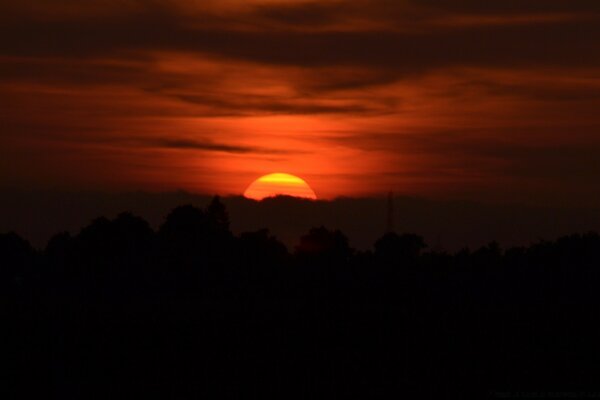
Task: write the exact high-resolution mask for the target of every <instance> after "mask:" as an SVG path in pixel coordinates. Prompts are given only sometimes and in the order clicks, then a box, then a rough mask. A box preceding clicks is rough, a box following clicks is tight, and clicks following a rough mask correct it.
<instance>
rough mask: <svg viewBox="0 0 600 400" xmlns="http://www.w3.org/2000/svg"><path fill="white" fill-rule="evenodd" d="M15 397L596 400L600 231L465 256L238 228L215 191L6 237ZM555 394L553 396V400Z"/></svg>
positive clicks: (399, 243)
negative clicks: (174, 204) (168, 208)
mask: <svg viewBox="0 0 600 400" xmlns="http://www.w3.org/2000/svg"><path fill="white" fill-rule="evenodd" d="M0 266H1V269H0V286H1V293H2V301H3V304H5V305H7V307H3V313H4V315H3V321H4V324H3V326H4V328H3V330H4V331H5V332H6V333H7V338H6V339H5V342H4V346H3V347H4V348H5V351H4V352H3V353H4V354H6V355H5V356H3V359H4V361H5V363H6V365H7V366H8V367H9V369H10V372H9V373H8V374H5V375H4V376H3V378H2V379H3V380H4V381H5V382H3V384H2V386H3V390H7V391H8V396H7V397H5V398H33V396H36V398H44V399H45V398H61V399H91V398H102V399H108V398H132V399H134V398H140V399H142V398H161V399H171V398H172V399H199V398H210V399H213V398H214V399H221V398H240V399H248V398H261V397H265V396H273V395H275V396H277V397H279V398H282V399H284V398H304V399H310V398H327V399H345V398H351V397H352V398H356V397H357V396H359V398H360V397H362V398H365V399H372V398H386V399H387V398H398V397H399V396H409V395H411V396H413V397H415V398H425V397H435V398H449V397H466V396H474V397H477V398H506V397H512V398H515V397H519V398H527V397H535V396H538V398H539V397H540V396H541V397H546V398H549V397H553V396H554V397H553V398H561V397H560V396H564V397H571V398H572V397H573V396H578V398H592V397H594V396H596V395H598V396H597V397H600V394H599V392H594V390H597V391H600V327H599V324H598V322H599V321H600V312H599V311H600V307H599V306H600V292H599V290H598V289H599V287H600V237H599V236H598V235H596V234H586V235H583V236H581V235H573V236H568V237H563V238H561V239H559V240H557V241H555V242H542V243H538V244H535V245H532V246H530V247H529V248H513V249H509V250H506V251H501V250H500V249H499V247H498V246H496V245H495V244H491V245H489V246H487V247H484V248H481V249H479V250H477V251H474V252H468V251H463V252H460V253H457V254H454V255H448V254H444V253H439V252H432V251H427V249H426V248H425V246H424V244H423V242H422V240H421V239H420V238H419V237H418V236H415V235H396V234H388V235H386V236H384V237H382V238H381V239H380V240H379V241H378V242H377V243H376V244H375V250H374V251H373V252H367V253H356V252H354V251H352V249H350V248H349V247H348V244H347V240H346V238H345V237H344V236H343V234H342V233H341V232H338V231H329V230H327V229H325V228H318V229H313V230H311V232H309V233H308V234H307V235H306V236H304V237H303V238H302V239H301V241H300V244H299V246H298V248H297V249H296V250H295V252H294V253H293V254H289V253H288V251H287V250H286V248H285V247H284V246H283V245H282V244H281V243H279V242H278V241H277V240H276V239H275V238H273V237H271V236H269V234H268V232H266V231H259V232H254V233H247V234H242V235H240V236H239V237H234V236H233V235H232V234H231V233H230V231H229V227H228V220H227V215H226V212H225V210H224V208H223V207H222V206H221V204H220V203H219V201H218V200H215V201H213V203H211V205H210V206H209V207H208V208H207V209H206V210H199V209H196V208H193V207H191V206H185V207H180V208H178V209H175V210H174V211H173V212H172V213H171V214H170V215H169V217H168V218H167V220H166V222H165V223H164V224H163V226H162V227H161V228H160V230H159V231H158V232H154V231H152V230H151V229H150V228H149V226H148V224H147V223H146V222H145V221H143V220H141V219H139V218H136V217H134V216H131V215H128V214H123V215H121V216H119V217H118V218H116V219H115V220H112V221H109V220H106V219H98V220H96V221H94V222H93V223H92V224H91V225H90V226H88V227H86V228H84V229H83V230H82V231H81V232H80V233H79V234H78V235H76V236H70V235H68V234H60V235H57V236H55V237H54V238H53V239H52V240H51V241H50V242H49V244H48V246H47V248H46V249H45V250H44V251H43V252H35V251H33V250H32V249H31V248H30V247H29V245H28V244H27V242H25V241H23V240H22V239H20V238H19V237H17V236H16V235H13V234H7V235H0ZM557 396H559V397H557Z"/></svg>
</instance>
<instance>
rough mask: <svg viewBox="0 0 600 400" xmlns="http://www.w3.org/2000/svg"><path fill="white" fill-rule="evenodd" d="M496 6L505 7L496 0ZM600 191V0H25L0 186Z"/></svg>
mask: <svg viewBox="0 0 600 400" xmlns="http://www.w3.org/2000/svg"><path fill="white" fill-rule="evenodd" d="M491 3H493V4H491ZM271 172H287V173H291V174H295V175H298V176H301V177H302V178H304V179H305V180H307V181H308V182H309V183H310V185H311V186H312V187H313V189H314V190H315V192H316V193H317V195H318V196H319V197H321V198H334V197H336V196H372V195H377V196H380V195H382V194H384V193H386V192H387V191H389V190H394V191H395V192H397V193H400V194H409V195H417V196H427V197H433V198H467V199H473V200H485V201H494V202H505V201H506V202H526V203H533V204H546V203H549V204H554V205H555V204H567V205H587V206H589V205H593V206H595V205H597V204H599V203H600V185H599V184H598V181H599V178H600V3H599V2H598V1H596V0H593V1H577V0H573V1H564V0H546V1H535V0H519V1H516V0H504V1H494V2H485V1H480V0H478V1H474V0H473V1H471V0H424V1H416V0H415V1H404V0H393V1H392V0H370V1H367V0H353V1H336V0H332V1H290V0H286V1H283V0H280V1H275V0H252V1H248V0H244V1H241V0H218V1H217V0H214V1H207V0H202V1H192V0H187V1H183V0H181V1H178V0H170V1H169V0H163V1H160V0H153V1H141V0H138V1H135V0H120V1H117V0H103V1H100V0H88V1H75V0H60V1H58V0H55V1H52V2H50V1H47V0H29V1H22V0H19V1H17V0H14V1H10V0H7V1H3V2H2V4H1V5H0V184H1V185H2V186H5V187H11V188H15V187H16V188H25V189H30V188H34V189H39V188H60V189H69V190H90V189H94V190H107V191H122V190H138V189H139V190H152V191H154V190H176V189H185V190H189V191H194V192H199V193H215V192H217V193H220V194H241V193H242V192H243V191H244V189H245V188H246V186H247V185H248V184H249V183H250V182H252V181H253V180H254V179H256V178H257V177H258V176H260V175H263V174H267V173H271Z"/></svg>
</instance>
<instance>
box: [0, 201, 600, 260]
mask: <svg viewBox="0 0 600 400" xmlns="http://www.w3.org/2000/svg"><path fill="white" fill-rule="evenodd" d="M209 201H210V197H209V196H201V195H194V194H190V193H185V192H173V193H143V192H131V193H120V194H108V193H92V192H89V193H65V192H29V193H26V192H22V191H21V192H3V193H2V195H1V196H0V232H2V231H5V232H6V231H11V230H12V231H15V232H18V233H19V234H21V235H22V236H23V237H26V238H27V239H28V240H30V241H31V243H32V245H33V246H35V247H36V248H43V247H44V246H45V245H46V243H47V241H48V239H49V238H50V237H51V236H52V235H53V234H54V233H56V232H58V231H70V232H77V231H78V230H79V229H80V228H81V227H82V226H84V225H86V224H88V223H89V221H91V220H92V219H93V218H95V217H97V216H98V215H106V216H116V215H117V214H118V213H120V212H122V211H130V212H132V213H134V214H136V215H140V216H142V217H143V218H144V219H146V220H147V221H148V222H149V223H150V226H152V227H153V228H157V227H158V226H159V225H160V224H161V223H162V221H163V219H164V217H165V216H166V215H167V213H168V212H169V211H170V210H171V209H173V208H174V207H176V206H178V205H181V204H194V205H197V206H199V207H204V206H205V205H207V204H208V203H209ZM223 202H224V203H225V205H226V206H227V208H228V210H229V213H230V215H231V220H232V225H231V229H232V231H233V232H234V233H236V234H239V233H241V232H244V231H253V230H258V229H262V228H268V229H269V230H270V231H271V232H272V233H273V234H275V235H276V236H277V237H278V238H279V239H280V240H281V241H282V242H284V243H285V244H286V246H287V247H288V249H290V250H292V249H293V248H294V246H295V245H296V242H297V240H298V238H299V237H300V236H301V235H303V234H304V233H305V232H307V231H308V230H309V229H310V228H312V227H315V226H320V225H325V226H329V227H332V228H337V229H340V230H341V231H343V232H344V233H345V234H346V235H347V236H348V238H349V241H350V244H351V245H352V246H353V247H356V248H359V249H368V248H370V247H371V246H372V244H373V243H374V242H375V240H376V239H377V238H379V237H380V236H381V235H382V234H383V232H384V231H385V228H386V206H387V205H386V199H385V198H363V199H352V198H341V199H336V200H333V201H317V202H312V201H307V200H302V199H295V198H285V197H282V198H275V199H267V200H265V201H262V202H256V201H252V200H248V199H245V198H243V197H226V198H224V199H223ZM394 215H395V226H396V228H397V229H398V230H399V231H401V232H414V233H418V234H419V235H421V236H423V237H424V238H425V239H426V241H427V242H428V243H429V244H430V245H431V246H433V247H436V248H439V247H442V248H445V249H447V250H450V251H455V250H458V249H460V248H462V247H464V246H469V247H471V248H477V247H480V246H482V245H484V244H486V243H488V242H490V241H492V240H497V241H498V242H500V243H502V244H503V245H505V246H514V245H528V244H530V243H532V242H535V241H537V240H539V239H546V240H551V239H555V238H557V237H558V236H560V235H562V234H564V233H565V232H586V231H589V230H599V229H600V209H574V208H550V207H548V208H543V207H532V206H523V205H490V204H482V203H475V202H466V201H432V200H426V199H418V198H410V197H401V196H398V197H396V198H395V213H394Z"/></svg>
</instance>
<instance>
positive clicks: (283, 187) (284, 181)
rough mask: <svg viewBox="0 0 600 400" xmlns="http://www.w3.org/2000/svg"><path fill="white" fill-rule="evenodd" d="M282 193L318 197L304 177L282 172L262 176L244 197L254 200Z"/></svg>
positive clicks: (293, 195) (310, 197) (252, 184)
mask: <svg viewBox="0 0 600 400" xmlns="http://www.w3.org/2000/svg"><path fill="white" fill-rule="evenodd" d="M281 195H283V196H292V197H301V198H304V199H312V200H316V199H317V195H316V194H315V192H314V191H313V190H312V189H311V188H310V186H308V183H306V181H304V179H302V178H298V177H297V176H294V175H290V174H284V173H280V172H277V173H274V174H268V175H264V176H261V177H260V178H258V179H257V180H255V181H254V182H252V183H251V184H250V186H248V189H246V191H245V192H244V197H247V198H249V199H254V200H262V199H264V198H267V197H274V196H281Z"/></svg>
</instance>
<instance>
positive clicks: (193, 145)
mask: <svg viewBox="0 0 600 400" xmlns="http://www.w3.org/2000/svg"><path fill="white" fill-rule="evenodd" d="M146 144H148V145H151V146H156V147H160V148H169V149H182V150H201V151H218V152H225V153H236V154H247V153H258V154H290V153H291V151H288V150H277V149H267V148H260V147H252V146H235V145H227V144H223V143H214V142H210V141H197V140H191V139H169V138H167V139H159V140H153V141H147V142H146Z"/></svg>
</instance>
